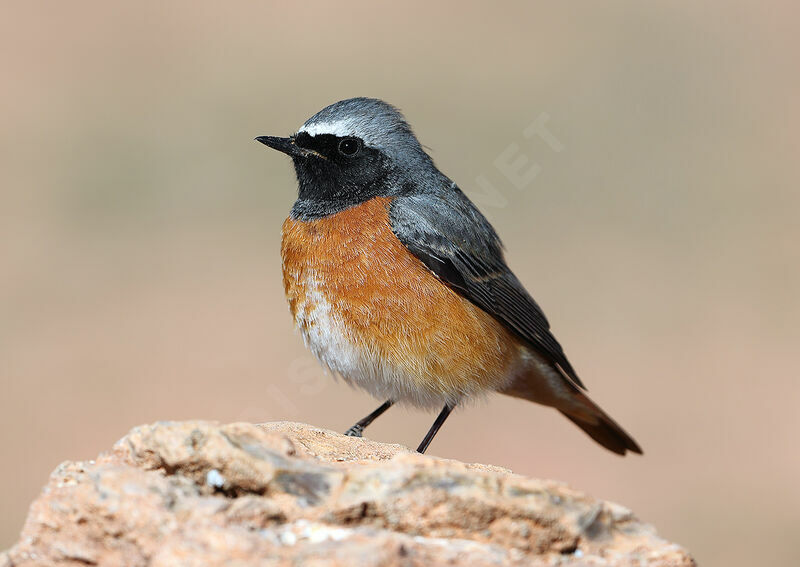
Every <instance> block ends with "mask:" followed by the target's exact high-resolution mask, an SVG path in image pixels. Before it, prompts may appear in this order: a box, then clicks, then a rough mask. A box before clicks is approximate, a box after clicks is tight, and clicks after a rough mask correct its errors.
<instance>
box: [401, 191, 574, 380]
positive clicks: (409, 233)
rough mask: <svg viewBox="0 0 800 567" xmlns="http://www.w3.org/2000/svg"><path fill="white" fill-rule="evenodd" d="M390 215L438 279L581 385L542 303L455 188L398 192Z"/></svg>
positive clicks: (404, 240)
mask: <svg viewBox="0 0 800 567" xmlns="http://www.w3.org/2000/svg"><path fill="white" fill-rule="evenodd" d="M390 219H391V223H392V230H393V231H394V233H395V235H396V236H397V238H398V239H399V240H400V242H402V243H403V244H404V245H405V246H406V248H408V249H409V251H410V252H411V253H412V254H414V256H416V257H417V258H419V259H420V260H421V261H422V262H423V263H424V264H425V265H426V266H427V267H428V268H429V269H430V270H431V271H432V272H433V273H434V274H436V275H437V276H438V277H439V278H440V279H441V280H442V281H444V282H445V283H447V284H448V285H449V286H450V287H452V288H453V289H454V290H455V291H457V292H458V293H459V294H461V295H462V296H463V297H465V298H466V299H468V300H469V301H471V302H472V303H474V304H475V305H477V306H478V307H480V308H481V309H483V310H484V311H486V312H487V313H489V314H490V315H491V316H492V317H494V318H495V319H497V320H498V321H500V322H501V323H502V324H503V325H505V327H506V328H507V329H509V330H510V331H511V332H513V333H514V334H515V335H516V336H518V337H519V338H521V339H522V340H523V341H525V343H526V344H528V346H530V347H531V348H532V349H534V350H535V351H536V352H538V353H539V354H541V355H542V356H544V357H545V358H546V359H547V360H548V361H550V362H551V363H552V364H553V365H554V366H556V367H557V368H559V369H560V370H561V371H562V373H563V374H564V376H565V377H566V378H567V379H569V380H570V381H572V382H574V383H575V384H576V385H577V386H579V387H581V388H584V389H585V386H584V385H583V383H582V382H581V380H580V378H578V375H577V374H576V372H575V370H574V369H573V368H572V365H571V364H570V363H569V361H568V360H567V357H566V355H565V354H564V350H563V349H562V348H561V345H560V344H559V343H558V341H557V340H556V338H555V337H554V336H553V334H552V333H551V332H550V324H549V323H548V321H547V318H546V317H545V316H544V313H543V312H542V310H541V308H540V307H539V306H538V305H537V304H536V302H535V301H534V300H533V298H532V297H531V296H530V295H529V294H528V292H527V291H526V290H525V288H524V287H523V286H522V284H521V283H520V281H519V280H518V279H517V277H516V276H515V275H514V274H513V273H512V272H511V270H510V269H509V268H508V266H507V265H506V263H505V260H504V259H503V250H502V243H501V242H500V239H499V238H498V236H497V233H495V231H494V229H493V228H492V226H491V225H490V224H489V222H488V221H487V220H486V219H485V218H484V217H483V215H481V214H480V212H478V210H477V209H476V208H475V206H474V205H473V204H472V203H471V202H470V201H469V199H467V198H466V196H464V194H463V193H461V191H460V190H459V189H458V188H456V187H455V186H453V187H451V188H450V189H448V190H446V191H444V192H437V193H425V194H416V195H405V196H401V197H397V198H395V199H394V201H393V202H392V205H391V210H390Z"/></svg>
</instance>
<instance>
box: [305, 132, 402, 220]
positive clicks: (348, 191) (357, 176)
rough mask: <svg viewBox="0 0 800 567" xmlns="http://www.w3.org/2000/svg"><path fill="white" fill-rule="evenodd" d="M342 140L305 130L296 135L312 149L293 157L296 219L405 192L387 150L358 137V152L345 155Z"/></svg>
mask: <svg viewBox="0 0 800 567" xmlns="http://www.w3.org/2000/svg"><path fill="white" fill-rule="evenodd" d="M341 141H342V138H339V137H337V136H333V135H330V134H323V135H317V136H314V137H311V136H308V135H303V134H302V133H301V134H298V136H297V137H296V139H295V143H296V144H297V145H298V146H300V147H302V148H305V149H308V150H311V153H309V154H308V155H297V156H293V157H292V161H293V162H294V169H295V173H296V174H297V183H298V186H299V194H298V199H297V201H296V202H295V203H294V206H293V207H292V211H291V217H292V218H293V219H297V220H303V221H308V220H314V219H319V218H322V217H326V216H329V215H333V214H336V213H338V212H341V211H343V210H345V209H349V208H350V207H354V206H356V205H359V204H361V203H364V202H366V201H368V200H370V199H372V198H374V197H380V196H386V195H396V194H398V193H400V192H402V188H401V187H402V183H398V181H399V180H398V178H397V176H396V175H395V174H394V172H393V169H392V167H391V160H390V159H389V158H388V157H387V156H386V155H385V154H384V153H383V152H381V151H380V150H378V149H375V148H369V147H365V146H363V143H362V142H361V140H358V144H359V148H360V149H359V150H358V152H357V154H355V155H343V154H342V153H341V152H340V151H339V147H340V143H341ZM398 185H400V187H398Z"/></svg>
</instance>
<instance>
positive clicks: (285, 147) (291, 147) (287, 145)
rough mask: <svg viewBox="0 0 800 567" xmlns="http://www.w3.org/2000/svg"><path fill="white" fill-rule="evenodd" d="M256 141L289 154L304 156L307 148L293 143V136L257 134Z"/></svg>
mask: <svg viewBox="0 0 800 567" xmlns="http://www.w3.org/2000/svg"><path fill="white" fill-rule="evenodd" d="M256 142H261V143H262V144H264V145H265V146H269V147H270V148H272V149H273V150H278V151H279V152H283V153H285V154H286V155H289V156H304V155H306V154H307V153H308V150H306V149H304V148H301V147H299V146H298V145H297V144H295V143H294V138H293V137H292V138H278V137H277V136H259V137H258V138H256Z"/></svg>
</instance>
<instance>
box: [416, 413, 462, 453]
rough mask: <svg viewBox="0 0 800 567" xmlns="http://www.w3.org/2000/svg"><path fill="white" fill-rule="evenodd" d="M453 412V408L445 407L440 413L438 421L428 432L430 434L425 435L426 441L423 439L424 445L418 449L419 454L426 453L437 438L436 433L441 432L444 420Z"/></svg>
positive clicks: (421, 444) (420, 445)
mask: <svg viewBox="0 0 800 567" xmlns="http://www.w3.org/2000/svg"><path fill="white" fill-rule="evenodd" d="M453 407H455V406H453ZM451 411H453V408H452V407H450V406H444V408H443V409H442V411H441V412H439V415H438V417H437V418H436V421H434V422H433V425H431V428H430V429H429V430H428V433H426V434H425V439H423V440H422V443H420V444H419V447H417V453H424V452H425V450H426V449H427V448H428V445H430V444H431V441H433V438H434V437H436V433H437V432H438V431H439V428H440V427H441V426H442V424H443V423H444V420H445V419H447V416H448V415H450V412H451Z"/></svg>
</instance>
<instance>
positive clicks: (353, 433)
mask: <svg viewBox="0 0 800 567" xmlns="http://www.w3.org/2000/svg"><path fill="white" fill-rule="evenodd" d="M392 404H394V402H393V401H392V400H386V401H385V402H383V405H381V407H379V408H378V409H376V410H375V411H374V412H372V413H371V414H369V415H368V416H367V417H365V418H364V419H361V420H359V421H358V423H356V424H355V425H354V426H353V427H351V428H350V429H348V430H347V431H345V432H344V434H345V435H348V436H350V437H361V434H362V433H364V429H365V428H366V427H367V425H369V424H370V423H372V422H373V421H375V420H376V419H377V418H378V416H380V415H381V414H382V413H383V412H385V411H386V410H388V409H389V408H390V407H392Z"/></svg>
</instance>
